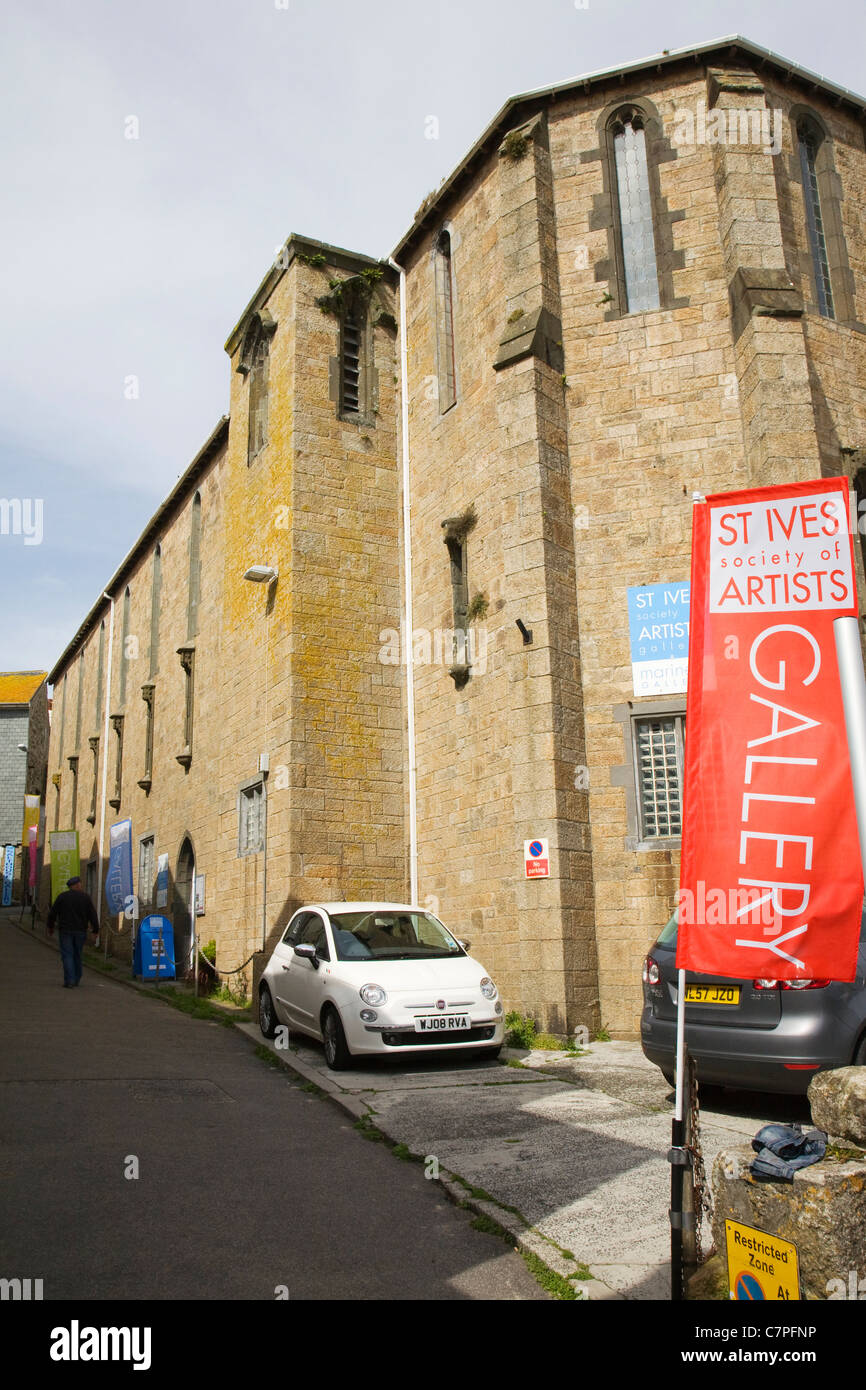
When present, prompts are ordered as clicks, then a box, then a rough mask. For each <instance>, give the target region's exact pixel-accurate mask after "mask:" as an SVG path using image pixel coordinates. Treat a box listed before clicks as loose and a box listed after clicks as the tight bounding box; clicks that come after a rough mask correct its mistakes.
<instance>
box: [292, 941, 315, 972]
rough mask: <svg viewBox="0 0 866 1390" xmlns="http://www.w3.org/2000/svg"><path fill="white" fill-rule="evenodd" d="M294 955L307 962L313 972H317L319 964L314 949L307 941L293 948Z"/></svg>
mask: <svg viewBox="0 0 866 1390" xmlns="http://www.w3.org/2000/svg"><path fill="white" fill-rule="evenodd" d="M295 955H296V956H300V958H301V960H308V961H309V962H310V965H311V966H312V967H313V969H314V970H318V968H319V962H318V959H317V957H316V948H315V946H313V945H311V944H310V942H308V941H302V942H301V944H300V946H296V947H295Z"/></svg>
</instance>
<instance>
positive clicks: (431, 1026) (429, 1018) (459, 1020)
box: [415, 1014, 472, 1033]
mask: <svg viewBox="0 0 866 1390" xmlns="http://www.w3.org/2000/svg"><path fill="white" fill-rule="evenodd" d="M471 1027H472V1025H471V1023H470V1022H469V1015H468V1014H422V1016H421V1017H420V1018H416V1019H415V1032H416V1033H458V1032H461V1031H462V1030H463V1029H465V1028H471Z"/></svg>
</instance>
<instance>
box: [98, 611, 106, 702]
mask: <svg viewBox="0 0 866 1390" xmlns="http://www.w3.org/2000/svg"><path fill="white" fill-rule="evenodd" d="M104 678H105V619H104V618H103V620H102V622H101V623H100V624H99V664H98V669H97V672H96V727H97V729H98V728H99V726H100V724H101V723H102V682H103V680H104Z"/></svg>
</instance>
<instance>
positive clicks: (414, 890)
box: [388, 257, 418, 907]
mask: <svg viewBox="0 0 866 1390" xmlns="http://www.w3.org/2000/svg"><path fill="white" fill-rule="evenodd" d="M388 264H389V265H390V266H391V268H392V269H393V270H396V272H397V274H398V275H399V276H400V401H401V406H402V417H403V440H402V455H403V590H404V611H403V634H402V637H403V660H404V662H405V663H406V718H407V723H408V727H409V897H410V902H411V903H412V905H413V907H414V906H417V904H418V805H417V790H416V753H415V663H414V661H413V646H412V633H413V626H412V528H411V494H410V490H409V353H408V348H407V344H406V272H405V270H404V269H403V267H402V266H400V265H398V264H397V262H396V261H395V260H393V258H391V257H389V258H388Z"/></svg>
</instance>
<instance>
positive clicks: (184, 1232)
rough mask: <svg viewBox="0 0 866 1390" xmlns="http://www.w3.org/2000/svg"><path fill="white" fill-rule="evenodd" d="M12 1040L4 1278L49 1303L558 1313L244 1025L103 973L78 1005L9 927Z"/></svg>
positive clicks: (3, 973) (2, 926) (7, 1047)
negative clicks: (522, 1305)
mask: <svg viewBox="0 0 866 1390" xmlns="http://www.w3.org/2000/svg"><path fill="white" fill-rule="evenodd" d="M17 915H18V914H17V911H16V912H15V914H14V916H15V919H17ZM36 931H37V933H38V934H40V935H41V932H42V929H41V928H40V927H37V929H36ZM0 1038H2V1047H0V1057H2V1062H0V1093H2V1102H0V1135H2V1143H0V1174H2V1194H3V1196H2V1214H0V1226H2V1237H0V1276H2V1277H4V1278H6V1279H13V1278H18V1279H27V1278H29V1279H31V1280H36V1279H41V1280H42V1281H43V1297H44V1299H45V1300H46V1301H47V1300H67V1299H75V1300H78V1299H111V1300H115V1299H120V1300H122V1299H264V1300H274V1299H275V1298H284V1297H285V1296H286V1295H287V1296H288V1297H289V1299H290V1300H292V1301H295V1300H311V1299H318V1300H322V1299H364V1300H374V1299H375V1300H389V1301H390V1300H394V1299H401V1300H403V1299H449V1300H456V1299H497V1300H498V1299H520V1300H526V1299H542V1300H546V1299H547V1295H546V1293H545V1292H544V1291H543V1289H542V1288H541V1287H540V1285H539V1284H538V1283H537V1282H536V1280H535V1279H534V1278H533V1277H532V1275H531V1274H530V1272H529V1270H528V1269H527V1267H526V1264H525V1263H524V1261H523V1260H522V1259H521V1258H520V1257H519V1256H518V1255H517V1254H515V1253H514V1252H513V1250H509V1249H508V1248H507V1246H506V1245H504V1244H503V1242H502V1241H501V1239H499V1238H498V1237H495V1236H492V1235H489V1234H487V1233H486V1232H481V1231H478V1230H473V1229H472V1227H471V1225H470V1221H471V1220H472V1213H471V1212H467V1211H461V1210H460V1209H458V1208H457V1207H456V1206H455V1205H454V1204H453V1203H452V1202H451V1201H450V1200H448V1197H447V1195H446V1193H445V1192H443V1191H442V1189H441V1188H440V1187H439V1186H438V1185H437V1184H436V1183H435V1182H428V1181H425V1180H424V1177H423V1173H422V1171H421V1170H420V1169H419V1168H418V1167H417V1166H416V1165H414V1164H408V1163H400V1162H398V1161H397V1160H396V1159H395V1158H393V1157H392V1155H391V1154H390V1153H389V1152H388V1151H387V1149H386V1148H385V1146H384V1145H382V1144H375V1143H370V1142H368V1141H367V1140H366V1139H365V1138H364V1137H363V1136H362V1135H361V1134H359V1133H357V1132H356V1130H355V1129H354V1127H353V1122H352V1119H351V1117H349V1116H347V1115H345V1114H341V1113H340V1111H339V1109H337V1108H336V1107H334V1106H332V1105H330V1104H328V1103H327V1102H325V1101H323V1100H322V1099H320V1098H319V1097H317V1096H316V1095H314V1094H311V1093H309V1092H307V1091H305V1090H304V1089H303V1082H302V1080H301V1078H299V1077H297V1076H296V1075H294V1074H292V1073H289V1072H287V1071H285V1070H284V1069H281V1068H275V1067H273V1066H268V1065H267V1063H266V1062H265V1061H263V1060H261V1058H260V1057H257V1056H256V1054H255V1052H254V1050H253V1048H251V1047H250V1046H249V1044H248V1042H247V1041H246V1039H244V1038H242V1037H240V1036H239V1035H238V1034H237V1032H236V1031H235V1030H234V1029H233V1028H230V1027H228V1028H227V1027H222V1026H221V1025H220V1024H219V1023H211V1022H205V1021H201V1020H198V1019H191V1018H188V1017H186V1016H185V1015H183V1014H181V1013H179V1012H178V1011H176V1010H175V1009H172V1008H169V1007H167V1006H166V1005H165V1004H163V1003H161V1002H159V1001H157V1000H151V999H148V998H146V997H142V994H141V992H140V991H136V990H133V989H129V988H125V987H124V986H123V985H122V984H120V983H117V982H115V981H114V980H110V979H106V978H105V977H103V976H102V975H100V974H99V973H98V972H96V971H94V970H85V973H84V979H83V981H82V985H81V987H80V988H78V989H63V987H62V974H61V968H60V961H59V959H58V956H57V953H56V951H52V950H48V949H46V948H45V946H44V944H42V943H41V942H40V941H39V940H35V939H30V938H29V935H28V933H27V932H26V931H24V930H22V929H20V928H19V927H18V926H17V925H16V924H15V920H13V917H12V914H10V913H6V912H4V913H3V914H2V915H0ZM136 1170H137V1176H133V1174H134V1173H135V1172H136Z"/></svg>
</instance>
